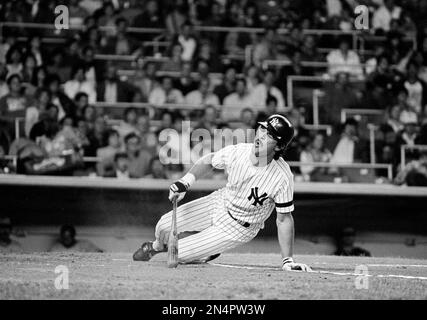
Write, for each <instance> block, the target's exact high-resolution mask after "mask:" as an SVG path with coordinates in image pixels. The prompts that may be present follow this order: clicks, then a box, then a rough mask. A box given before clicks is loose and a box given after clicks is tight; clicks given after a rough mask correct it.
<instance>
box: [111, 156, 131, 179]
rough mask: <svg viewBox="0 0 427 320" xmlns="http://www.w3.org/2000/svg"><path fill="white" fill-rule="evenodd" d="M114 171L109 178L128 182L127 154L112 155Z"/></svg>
mask: <svg viewBox="0 0 427 320" xmlns="http://www.w3.org/2000/svg"><path fill="white" fill-rule="evenodd" d="M113 158H114V170H113V174H112V176H111V178H117V179H119V180H129V179H130V176H129V158H128V155H127V153H125V152H118V153H116V154H115V155H114V157H113Z"/></svg>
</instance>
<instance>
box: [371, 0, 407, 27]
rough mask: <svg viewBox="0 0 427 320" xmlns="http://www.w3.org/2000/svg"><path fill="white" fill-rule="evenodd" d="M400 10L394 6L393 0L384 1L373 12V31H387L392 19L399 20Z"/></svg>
mask: <svg viewBox="0 0 427 320" xmlns="http://www.w3.org/2000/svg"><path fill="white" fill-rule="evenodd" d="M401 12H402V9H401V8H400V7H399V6H396V5H395V3H394V0H384V1H383V4H381V5H380V6H379V7H378V9H377V10H375V12H374V15H373V18H372V24H373V27H374V29H376V30H382V31H383V32H384V31H389V30H390V22H391V20H392V19H399V17H400V14H401Z"/></svg>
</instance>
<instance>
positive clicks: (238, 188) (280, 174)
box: [212, 143, 294, 224]
mask: <svg viewBox="0 0 427 320" xmlns="http://www.w3.org/2000/svg"><path fill="white" fill-rule="evenodd" d="M251 149H252V143H240V144H237V145H231V146H227V147H225V148H223V149H221V150H219V151H217V152H216V153H215V154H214V156H213V158H212V165H213V166H214V167H215V168H217V169H224V170H226V172H227V174H228V179H227V185H226V187H225V206H226V209H227V210H228V212H229V213H230V214H231V215H232V217H234V218H235V219H238V220H240V221H243V222H248V223H250V224H255V223H257V224H263V223H264V221H265V220H266V219H267V218H268V217H269V216H270V214H271V212H272V211H273V209H274V207H276V211H277V213H280V214H284V213H289V212H292V211H293V210H294V204H293V193H294V180H293V174H292V172H291V170H290V168H289V165H288V164H287V163H286V162H285V161H284V160H283V159H282V158H279V159H278V160H272V161H271V162H270V163H269V164H268V165H266V166H263V167H256V166H254V165H253V164H252V162H251V160H250V154H251Z"/></svg>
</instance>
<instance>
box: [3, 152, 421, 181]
mask: <svg viewBox="0 0 427 320" xmlns="http://www.w3.org/2000/svg"><path fill="white" fill-rule="evenodd" d="M425 147H426V148H427V146H425ZM0 158H3V159H5V160H11V161H13V162H14V164H15V165H16V163H17V160H18V156H16V155H6V156H0ZM101 160H102V159H101V158H97V157H83V161H84V162H86V163H93V162H95V163H97V162H99V161H101ZM287 163H288V164H289V166H291V167H301V166H310V167H318V168H354V169H387V178H388V179H389V180H390V181H391V180H392V179H393V167H392V165H391V164H381V163H377V164H369V163H330V162H301V161H288V162H287Z"/></svg>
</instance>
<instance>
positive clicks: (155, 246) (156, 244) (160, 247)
mask: <svg viewBox="0 0 427 320" xmlns="http://www.w3.org/2000/svg"><path fill="white" fill-rule="evenodd" d="M153 249H154V250H156V251H163V250H164V249H165V245H164V244H163V243H160V242H159V241H158V240H157V239H156V240H154V242H153Z"/></svg>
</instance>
